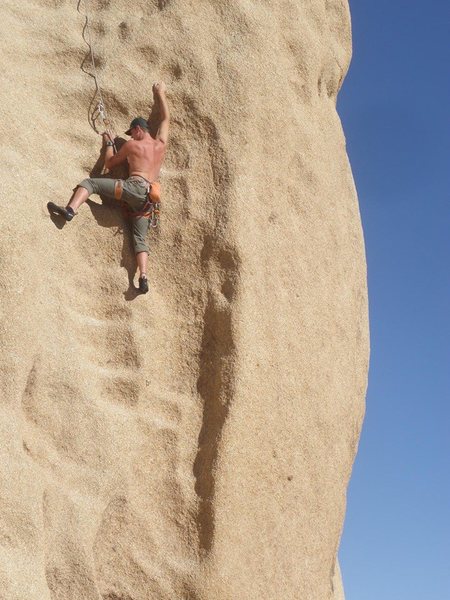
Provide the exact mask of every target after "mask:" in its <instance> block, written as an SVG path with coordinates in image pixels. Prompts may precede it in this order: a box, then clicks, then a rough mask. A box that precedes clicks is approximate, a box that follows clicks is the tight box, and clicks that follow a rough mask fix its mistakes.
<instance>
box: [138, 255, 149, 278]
mask: <svg viewBox="0 0 450 600" xmlns="http://www.w3.org/2000/svg"><path fill="white" fill-rule="evenodd" d="M136 262H137V266H138V269H139V276H140V277H142V276H145V277H147V264H148V252H138V253H137V254H136Z"/></svg>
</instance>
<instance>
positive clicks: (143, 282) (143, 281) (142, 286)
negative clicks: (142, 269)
mask: <svg viewBox="0 0 450 600" xmlns="http://www.w3.org/2000/svg"><path fill="white" fill-rule="evenodd" d="M139 291H140V292H141V294H146V293H147V292H148V280H147V276H146V275H143V276H142V277H139Z"/></svg>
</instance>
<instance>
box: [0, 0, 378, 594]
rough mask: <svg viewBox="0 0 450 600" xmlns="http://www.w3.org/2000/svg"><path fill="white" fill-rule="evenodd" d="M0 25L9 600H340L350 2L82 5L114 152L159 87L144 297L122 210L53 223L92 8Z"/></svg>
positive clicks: (73, 143) (79, 103) (4, 543)
mask: <svg viewBox="0 0 450 600" xmlns="http://www.w3.org/2000/svg"><path fill="white" fill-rule="evenodd" d="M2 7H3V10H2V22H1V36H0V45H1V56H2V59H1V60H2V78H3V85H2V87H1V90H0V98H1V102H0V111H1V116H2V119H1V125H0V126H1V128H2V136H1V141H0V143H1V146H2V172H3V177H2V202H1V206H0V210H1V223H2V229H1V233H0V248H1V262H0V284H1V305H0V310H1V314H2V325H1V339H2V344H1V348H0V351H1V362H0V369H1V375H2V377H1V386H2V395H1V399H2V400H1V410H0V437H1V445H0V448H1V452H2V460H1V463H0V464H1V467H0V468H1V486H0V596H1V598H2V599H4V600H23V599H24V598H26V599H27V600H81V599H83V600H94V599H95V600H101V599H102V598H103V599H104V600H150V599H151V600H188V599H190V600H256V599H257V600H266V599H267V600H291V599H292V600H294V599H295V600H326V599H331V598H333V599H334V600H338V599H339V598H343V593H342V589H341V584H340V575H339V568H338V566H337V563H336V554H337V549H338V544H339V537H340V532H341V528H342V523H343V517H344V510H345V493H346V487H347V483H348V479H349V475H350V471H351V466H352V462H353V459H354V456H355V452H356V446H357V440H358V435H359V431H360V426H361V421H362V416H363V403H364V395H365V387H366V374H367V362H368V325H367V298H366V282H365V258H364V249H363V241H362V232H361V225H360V217H359V212H358V205H357V199H356V194H355V189H354V184H353V180H352V176H351V171H350V168H349V164H348V160H347V156H346V151H345V140H344V136H343V132H342V129H341V125H340V121H339V118H338V115H337V113H336V109H335V101H336V95H337V93H338V90H339V87H340V85H341V83H342V80H343V77H344V75H345V73H346V70H347V67H348V62H349V58H350V23H349V14H348V6H347V2H346V1H345V0H308V1H306V2H298V1H294V0H283V1H281V2H268V1H266V0H258V1H254V0H237V1H235V2H230V0H204V1H203V2H192V1H190V0H134V1H133V2H132V3H130V2H125V0H120V1H117V2H111V1H110V0H91V2H89V3H88V8H89V10H90V17H91V18H90V23H91V27H90V35H91V41H92V43H93V44H94V49H95V53H96V54H95V56H96V60H97V69H98V74H99V78H100V82H101V90H102V94H103V97H104V100H105V104H106V108H107V110H108V113H109V115H110V116H111V118H112V119H113V121H114V123H115V125H116V126H117V127H118V130H119V131H124V130H125V129H126V128H127V127H128V124H129V121H130V120H131V118H132V117H133V116H135V115H137V114H146V113H147V111H148V106H149V103H150V99H151V84H152V82H153V81H155V80H160V79H163V80H165V81H166V82H167V84H168V99H169V102H170V107H171V111H172V117H173V118H172V127H171V141H170V148H169V150H168V155H167V160H166V164H165V167H164V170H163V173H162V178H161V180H162V185H163V190H164V192H163V193H164V197H163V211H162V223H161V227H160V231H159V233H155V234H153V235H152V236H151V257H150V260H151V271H150V284H151V292H150V294H148V295H147V296H136V294H135V293H134V292H133V287H132V285H131V284H130V281H131V280H132V278H133V276H134V258H133V256H132V254H131V247H130V240H129V235H128V232H127V229H126V225H124V221H123V218H122V215H121V213H120V211H118V210H117V209H115V208H114V207H112V206H111V205H110V204H107V203H105V204H102V203H101V201H100V200H99V199H98V198H97V197H93V203H92V204H91V205H90V206H87V205H85V206H83V207H82V208H81V209H80V211H79V214H78V215H77V216H76V218H75V219H74V220H73V221H72V222H71V223H70V224H67V225H65V226H64V227H62V226H61V223H59V222H57V221H56V220H53V221H52V219H50V217H49V215H48V213H47V210H46V203H47V202H48V201H49V200H53V201H56V202H59V203H65V202H66V200H67V199H68V197H69V196H70V193H71V189H72V188H73V186H74V185H75V184H76V183H77V182H79V181H80V180H81V179H83V178H84V177H86V175H87V174H88V173H89V172H90V171H91V170H92V169H93V167H94V165H95V162H96V160H97V158H98V149H99V137H98V136H97V135H96V134H95V132H94V131H93V129H92V128H91V127H90V125H89V121H88V114H89V111H91V112H92V108H93V106H95V101H93V94H94V91H95V86H94V80H93V79H92V77H90V76H89V75H88V74H87V71H89V70H90V68H91V65H90V59H89V53H88V47H87V45H86V43H85V41H84V40H83V37H82V30H83V25H84V8H85V5H84V3H83V2H80V4H79V7H78V11H77V7H76V2H75V0H28V1H27V2H21V3H18V2H17V1H16V0H4V1H3V5H2ZM85 37H86V31H85Z"/></svg>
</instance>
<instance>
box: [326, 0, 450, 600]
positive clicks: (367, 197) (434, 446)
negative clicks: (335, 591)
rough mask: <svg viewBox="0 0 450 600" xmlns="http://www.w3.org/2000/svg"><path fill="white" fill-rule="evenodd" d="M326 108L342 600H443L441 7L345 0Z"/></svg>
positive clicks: (448, 357)
mask: <svg viewBox="0 0 450 600" xmlns="http://www.w3.org/2000/svg"><path fill="white" fill-rule="evenodd" d="M350 8H351V12H352V23H353V61H352V65H351V67H350V71H349V74H348V76H347V79H346V81H345V83H344V87H343V89H342V90H341V94H340V97H339V102H338V110H339V113H340V115H341V119H342V122H343V126H344V131H345V134H346V138H347V150H348V153H349V156H350V161H351V163H352V168H353V175H354V178H355V182H356V187H357V189H358V195H359V202H360V209H361V215H362V220H363V227H364V235H365V243H366V253H367V263H368V283H369V304H370V327H371V366H370V374H369V389H368V395H367V412H366V419H365V424H364V428H363V432H362V436H361V441H360V446H359V453H358V456H357V459H356V462H355V466H354V470H353V476H352V479H351V483H350V488H349V494H348V506H347V517H346V522H345V528H344V534H343V538H342V542H341V550H340V561H341V567H342V572H343V579H344V586H345V592H346V600H449V599H450V293H449V292H450V241H449V240H450V216H449V208H450V206H449V199H450V177H449V173H450V168H449V166H450V165H449V159H450V127H449V123H450V2H449V0H427V1H425V0H350Z"/></svg>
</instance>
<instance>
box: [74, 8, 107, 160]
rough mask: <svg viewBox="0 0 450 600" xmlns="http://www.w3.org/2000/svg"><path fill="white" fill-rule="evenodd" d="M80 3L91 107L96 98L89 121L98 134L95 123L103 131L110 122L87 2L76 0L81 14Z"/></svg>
mask: <svg viewBox="0 0 450 600" xmlns="http://www.w3.org/2000/svg"><path fill="white" fill-rule="evenodd" d="M82 2H83V3H84V18H85V22H84V27H83V39H84V41H85V42H86V44H87V46H88V47H89V53H90V57H91V65H92V73H90V72H88V71H85V72H86V73H87V74H88V75H90V76H91V77H92V78H93V79H94V81H95V95H94V98H93V101H92V103H91V106H92V104H93V103H94V100H95V98H96V97H97V96H98V102H97V106H96V107H95V108H94V109H93V110H92V112H91V110H89V121H90V124H91V126H92V128H93V129H94V131H95V132H96V133H99V131H98V129H97V126H96V123H97V121H99V120H100V121H101V122H102V124H103V129H106V128H107V127H110V126H111V121H110V119H109V118H108V116H107V114H106V108H105V103H104V101H103V96H102V90H101V86H100V78H99V75H98V73H97V66H96V64H95V53H94V45H93V43H92V37H91V28H90V16H89V2H88V0H78V5H77V11H78V12H79V13H80V14H81V8H80V6H81V3H82ZM85 32H86V34H87V39H86V37H85ZM114 152H116V147H115V146H114Z"/></svg>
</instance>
